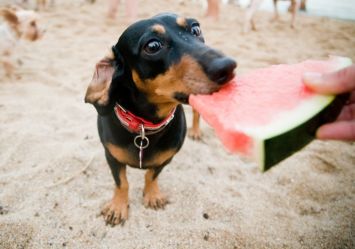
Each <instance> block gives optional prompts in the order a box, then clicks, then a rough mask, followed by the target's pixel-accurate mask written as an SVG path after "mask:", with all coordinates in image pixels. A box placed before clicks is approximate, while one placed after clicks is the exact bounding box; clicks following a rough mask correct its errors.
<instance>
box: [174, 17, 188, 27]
mask: <svg viewBox="0 0 355 249" xmlns="http://www.w3.org/2000/svg"><path fill="white" fill-rule="evenodd" d="M176 23H177V24H178V25H179V26H181V27H183V28H185V27H186V26H187V23H186V19H185V18H183V17H177V18H176Z"/></svg>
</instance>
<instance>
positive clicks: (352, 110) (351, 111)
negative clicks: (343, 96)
mask: <svg viewBox="0 0 355 249" xmlns="http://www.w3.org/2000/svg"><path fill="white" fill-rule="evenodd" d="M337 120H338V121H340V120H355V104H351V105H347V106H344V107H343V109H342V110H341V113H340V114H339V116H338V118H337Z"/></svg>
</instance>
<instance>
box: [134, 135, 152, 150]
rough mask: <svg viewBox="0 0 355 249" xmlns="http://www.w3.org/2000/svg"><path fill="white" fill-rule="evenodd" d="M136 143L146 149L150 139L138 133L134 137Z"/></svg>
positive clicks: (140, 147) (138, 146)
mask: <svg viewBox="0 0 355 249" xmlns="http://www.w3.org/2000/svg"><path fill="white" fill-rule="evenodd" d="M134 145H135V146H136V147H137V148H139V149H145V148H147V147H148V146H149V139H148V138H147V137H142V136H141V135H138V136H136V137H135V138H134Z"/></svg>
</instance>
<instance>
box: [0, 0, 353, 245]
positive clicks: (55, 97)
mask: <svg viewBox="0 0 355 249" xmlns="http://www.w3.org/2000/svg"><path fill="white" fill-rule="evenodd" d="M8 2H11V1H6V0H4V1H1V3H8ZM104 3H105V1H103V0H101V1H97V3H96V4H94V5H90V4H82V3H81V2H80V1H77V2H75V1H69V0H63V1H57V5H56V6H55V7H51V8H50V9H49V10H47V11H45V12H43V13H42V16H43V23H44V24H45V25H46V27H47V33H46V35H45V37H44V38H43V39H42V40H41V41H39V42H37V43H32V44H28V43H25V44H24V46H21V47H19V48H18V54H19V55H20V58H21V61H22V65H20V66H18V69H17V73H16V75H17V76H16V77H17V78H18V79H6V78H4V76H0V114H1V115H0V248H33V249H37V248H127V249H131V248H204V249H205V248H258V249H260V248H324V249H328V248H339V249H344V248H349V249H350V248H354V246H355V239H354V238H355V236H354V232H355V224H354V222H355V211H354V209H355V168H354V166H355V145H354V144H352V143H345V142H336V141H314V142H312V143H311V144H310V145H309V146H307V147H306V148H305V149H303V150H302V151H300V152H299V153H297V154H296V155H294V156H292V157H290V158H289V159H287V160H285V161H284V162H282V163H280V164H279V165H278V166H276V167H274V168H273V169H271V170H270V171H268V172H266V173H264V174H262V173H260V172H259V171H258V169H257V167H256V165H255V164H253V163H251V162H245V161H243V160H241V159H240V158H239V157H237V156H235V155H229V154H228V153H226V152H225V150H224V149H223V148H222V146H221V144H220V142H219V141H218V140H217V138H216V137H215V135H214V132H213V130H212V129H211V128H210V127H208V125H206V124H205V123H203V132H204V139H203V141H202V142H195V141H192V140H190V139H188V138H187V139H186V141H185V144H184V146H183V148H182V150H181V151H180V152H179V153H178V154H177V155H176V157H175V159H174V160H173V162H172V163H171V164H170V165H169V166H168V167H166V169H164V171H163V172H162V174H161V175H160V184H161V188H162V190H163V191H164V192H165V193H166V194H167V195H168V196H169V199H170V201H171V203H170V204H169V205H168V206H167V207H166V209H165V210H163V211H154V210H149V209H146V208H144V207H143V205H142V188H143V178H144V172H143V171H140V170H136V169H129V170H128V180H129V183H130V213H129V215H130V217H129V220H128V221H127V222H126V224H125V225H124V227H120V226H118V227H114V228H112V227H109V226H105V223H104V221H103V218H102V217H101V216H100V215H99V212H100V208H101V207H102V206H103V205H104V203H105V202H106V201H108V200H109V199H110V198H111V195H112V189H113V186H114V184H113V178H112V176H111V173H110V171H109V167H108V166H107V164H106V162H105V158H104V153H103V150H102V146H101V144H100V142H99V139H98V135H97V131H96V111H95V110H94V108H93V107H92V106H91V105H88V104H84V102H83V97H84V94H85V90H86V87H87V85H88V82H89V81H90V79H91V76H92V73H93V68H94V65H95V63H96V62H97V61H98V60H99V59H100V58H101V57H102V56H103V55H104V54H105V53H106V50H107V48H108V47H109V46H111V45H112V44H113V43H115V41H116V40H117V39H118V37H119V35H120V33H121V32H122V31H123V29H124V27H125V26H126V23H125V22H124V21H123V19H124V14H123V13H120V14H119V16H118V18H117V20H116V21H115V22H111V23H108V22H107V21H106V20H105V18H104V15H105V11H106V5H105V4H104ZM140 3H141V4H140V5H139V17H140V18H146V17H149V16H152V15H154V14H156V13H157V12H162V11H174V12H177V13H180V14H182V15H186V16H194V17H197V18H199V20H200V21H201V24H202V28H203V32H204V34H205V38H206V41H207V43H208V44H209V45H211V46H214V47H216V48H218V49H220V50H222V51H224V52H225V53H226V54H228V55H230V56H233V57H235V58H236V59H237V60H238V63H239V67H238V71H237V72H238V74H239V73H243V72H247V71H249V70H251V69H253V68H257V67H262V66H267V65H270V64H276V63H293V62H298V61H302V60H305V59H308V58H316V59H325V58H326V57H327V56H328V55H329V54H336V55H345V56H349V57H351V58H352V59H353V60H355V23H354V22H346V21H339V20H331V19H327V18H320V17H309V16H306V15H301V16H299V18H298V20H297V28H296V29H291V28H290V27H289V19H290V16H289V15H288V14H283V15H282V16H281V20H280V21H278V22H271V21H270V19H271V17H272V13H268V12H258V13H257V27H258V31H257V32H251V33H248V34H243V33H242V21H243V10H241V9H240V8H238V7H236V6H228V7H224V8H223V9H222V17H221V19H220V21H218V22H213V21H210V20H207V19H205V18H204V17H203V11H202V9H201V7H200V6H199V5H198V4H193V3H190V4H180V3H178V1H172V0H171V1H165V0H155V1H150V2H149V3H148V1H142V0H141V1H140ZM0 75H3V70H2V69H0ZM186 115H187V119H188V123H189V124H190V121H191V109H190V107H186Z"/></svg>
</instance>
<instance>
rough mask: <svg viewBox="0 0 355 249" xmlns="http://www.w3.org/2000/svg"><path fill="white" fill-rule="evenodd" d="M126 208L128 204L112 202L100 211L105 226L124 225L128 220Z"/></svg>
mask: <svg viewBox="0 0 355 249" xmlns="http://www.w3.org/2000/svg"><path fill="white" fill-rule="evenodd" d="M128 208H129V205H128V203H125V202H124V203H119V202H114V201H113V200H112V201H110V202H109V203H107V204H106V205H105V206H104V208H103V209H102V210H101V215H103V216H104V220H105V222H106V225H111V226H115V225H118V224H120V225H124V223H125V222H126V220H127V219H128Z"/></svg>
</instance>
